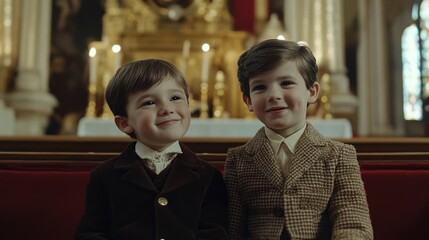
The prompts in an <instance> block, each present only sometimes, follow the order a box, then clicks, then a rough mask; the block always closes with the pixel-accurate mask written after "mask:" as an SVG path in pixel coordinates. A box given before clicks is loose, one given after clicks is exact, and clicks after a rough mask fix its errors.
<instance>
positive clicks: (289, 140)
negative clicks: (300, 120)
mask: <svg viewBox="0 0 429 240" xmlns="http://www.w3.org/2000/svg"><path fill="white" fill-rule="evenodd" d="M306 126H307V123H306V124H305V125H304V126H303V127H302V128H301V129H299V130H298V131H296V132H294V133H293V134H292V135H290V136H288V137H283V136H281V135H280V134H278V133H276V132H274V131H273V130H271V129H269V128H268V127H266V126H265V127H264V130H265V135H267V137H268V140H270V144H271V147H272V148H273V150H274V152H275V153H277V151H278V150H279V148H280V145H281V143H282V142H284V143H285V144H286V146H287V147H288V148H289V150H290V151H291V152H292V154H294V153H295V146H296V144H297V143H298V140H299V139H300V138H301V136H302V134H303V133H304V130H305V127H306Z"/></svg>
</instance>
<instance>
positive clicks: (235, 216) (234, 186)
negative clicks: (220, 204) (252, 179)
mask: <svg viewBox="0 0 429 240" xmlns="http://www.w3.org/2000/svg"><path fill="white" fill-rule="evenodd" d="M224 178H225V183H226V186H227V189H228V194H229V204H228V224H229V229H228V230H229V234H230V237H231V239H246V238H247V227H246V219H247V216H246V211H245V207H244V206H243V204H242V201H241V197H240V194H239V191H238V189H239V185H238V184H239V179H238V176H237V165H236V161H235V159H234V154H233V151H232V150H229V152H228V155H227V159H226V163H225V173H224Z"/></svg>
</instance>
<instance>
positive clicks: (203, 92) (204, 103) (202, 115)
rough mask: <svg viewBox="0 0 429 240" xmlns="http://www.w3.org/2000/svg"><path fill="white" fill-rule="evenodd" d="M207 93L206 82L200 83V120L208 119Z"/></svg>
mask: <svg viewBox="0 0 429 240" xmlns="http://www.w3.org/2000/svg"><path fill="white" fill-rule="evenodd" d="M208 92H209V84H208V83H207V82H206V81H203V82H202V83H201V110H200V111H201V113H200V118H208V117H209V113H208V110H209V105H208Z"/></svg>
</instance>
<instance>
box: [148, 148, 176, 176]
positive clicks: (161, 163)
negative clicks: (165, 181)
mask: <svg viewBox="0 0 429 240" xmlns="http://www.w3.org/2000/svg"><path fill="white" fill-rule="evenodd" d="M176 156H177V153H166V154H157V153H156V154H154V155H153V158H152V159H148V160H147V163H148V167H149V168H150V169H151V170H152V171H154V172H155V173H156V174H159V173H160V172H162V170H164V169H165V168H166V167H167V166H168V165H169V164H170V162H171V161H172V160H173V159H174V158H175V157H176Z"/></svg>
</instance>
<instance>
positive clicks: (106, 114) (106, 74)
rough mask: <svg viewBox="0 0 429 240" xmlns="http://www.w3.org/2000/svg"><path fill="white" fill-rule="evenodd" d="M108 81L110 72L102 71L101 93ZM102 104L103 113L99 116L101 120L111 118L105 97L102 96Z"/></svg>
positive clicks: (111, 114)
mask: <svg viewBox="0 0 429 240" xmlns="http://www.w3.org/2000/svg"><path fill="white" fill-rule="evenodd" d="M109 81H110V72H108V71H104V75H103V91H105V90H106V88H107V84H109ZM103 98H104V103H103V113H102V114H101V118H113V113H112V111H111V110H110V107H109V104H107V101H106V99H105V98H106V97H105V96H104V97H103Z"/></svg>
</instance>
